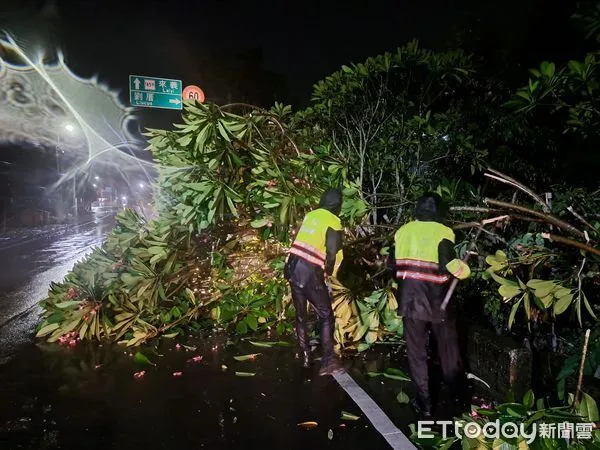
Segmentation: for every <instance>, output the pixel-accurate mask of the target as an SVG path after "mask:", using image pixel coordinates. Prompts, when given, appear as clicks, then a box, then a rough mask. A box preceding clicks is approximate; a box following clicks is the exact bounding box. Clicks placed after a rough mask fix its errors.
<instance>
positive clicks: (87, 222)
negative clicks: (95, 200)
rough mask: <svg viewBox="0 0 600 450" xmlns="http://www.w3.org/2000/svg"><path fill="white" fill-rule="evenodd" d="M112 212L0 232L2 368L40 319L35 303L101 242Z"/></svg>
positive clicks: (107, 230) (0, 352) (109, 225)
mask: <svg viewBox="0 0 600 450" xmlns="http://www.w3.org/2000/svg"><path fill="white" fill-rule="evenodd" d="M113 225H114V212H110V211H109V212H106V211H105V212H97V213H94V214H91V215H89V216H86V217H85V218H81V219H80V220H79V223H77V224H70V225H50V226H46V227H40V228H35V229H28V230H20V231H16V232H10V233H5V234H0V364H1V363H2V362H5V361H6V360H7V358H8V357H9V356H10V355H11V354H13V353H15V351H16V350H17V349H18V348H19V347H20V346H21V345H23V344H25V343H28V342H31V338H32V336H31V334H32V332H33V331H34V329H35V326H36V324H37V323H38V320H39V312H40V308H39V307H38V306H37V305H38V302H39V301H40V300H42V299H43V298H44V297H45V296H46V295H47V293H48V287H49V286H50V283H51V282H52V281H55V282H58V281H61V280H62V279H63V278H64V276H65V275H66V274H67V272H68V271H69V270H70V269H71V268H72V267H73V265H74V264H75V262H77V261H78V260H80V259H82V258H83V257H84V256H85V255H86V254H87V253H89V252H90V250H91V249H92V248H93V247H95V246H98V245H100V244H101V243H102V240H103V239H104V238H105V237H106V235H107V234H108V233H109V231H110V230H111V228H112V227H113Z"/></svg>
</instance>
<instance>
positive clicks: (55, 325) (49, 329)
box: [35, 323, 59, 337]
mask: <svg viewBox="0 0 600 450" xmlns="http://www.w3.org/2000/svg"><path fill="white" fill-rule="evenodd" d="M58 327H59V324H58V323H51V324H50V325H46V326H45V327H43V328H41V329H40V331H38V332H37V334H36V335H35V337H43V336H47V335H49V334H50V333H52V332H53V331H54V330H56V329H58Z"/></svg>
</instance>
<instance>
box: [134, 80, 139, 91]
mask: <svg viewBox="0 0 600 450" xmlns="http://www.w3.org/2000/svg"><path fill="white" fill-rule="evenodd" d="M133 85H134V86H135V90H136V91H137V90H138V89H139V88H140V80H138V79H137V78H136V79H135V80H133Z"/></svg>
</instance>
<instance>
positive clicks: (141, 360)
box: [133, 352, 155, 366]
mask: <svg viewBox="0 0 600 450" xmlns="http://www.w3.org/2000/svg"><path fill="white" fill-rule="evenodd" d="M133 358H134V360H135V362H136V363H138V364H148V365H150V366H153V365H155V364H154V363H153V362H152V361H150V360H149V359H148V358H147V357H146V355H144V354H143V353H141V352H137V353H136V354H135V355H134V357H133Z"/></svg>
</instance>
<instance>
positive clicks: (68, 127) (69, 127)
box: [65, 123, 75, 133]
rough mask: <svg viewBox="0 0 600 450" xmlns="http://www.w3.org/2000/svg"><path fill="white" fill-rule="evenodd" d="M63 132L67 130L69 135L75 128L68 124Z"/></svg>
mask: <svg viewBox="0 0 600 450" xmlns="http://www.w3.org/2000/svg"><path fill="white" fill-rule="evenodd" d="M65 130H67V131H68V132H69V133H72V132H73V131H75V127H74V126H73V125H72V124H70V123H68V124H66V125H65Z"/></svg>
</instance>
